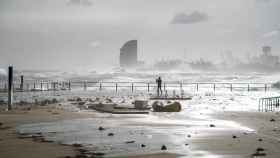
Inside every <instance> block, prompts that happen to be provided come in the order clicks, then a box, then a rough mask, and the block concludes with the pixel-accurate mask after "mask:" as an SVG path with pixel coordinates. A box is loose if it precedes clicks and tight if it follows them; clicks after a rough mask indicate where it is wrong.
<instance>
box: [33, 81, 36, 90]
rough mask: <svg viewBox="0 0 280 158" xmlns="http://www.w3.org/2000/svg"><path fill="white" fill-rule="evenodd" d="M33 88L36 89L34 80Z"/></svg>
mask: <svg viewBox="0 0 280 158" xmlns="http://www.w3.org/2000/svg"><path fill="white" fill-rule="evenodd" d="M33 88H34V90H35V89H36V81H34V84H33Z"/></svg>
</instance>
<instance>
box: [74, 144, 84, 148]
mask: <svg viewBox="0 0 280 158" xmlns="http://www.w3.org/2000/svg"><path fill="white" fill-rule="evenodd" d="M72 146H73V147H76V148H80V147H82V145H81V144H78V143H75V144H72Z"/></svg>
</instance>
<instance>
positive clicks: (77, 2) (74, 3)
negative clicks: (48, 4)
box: [68, 0, 92, 6]
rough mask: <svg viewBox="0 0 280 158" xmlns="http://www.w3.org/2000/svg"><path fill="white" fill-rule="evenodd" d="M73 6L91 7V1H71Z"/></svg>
mask: <svg viewBox="0 0 280 158" xmlns="http://www.w3.org/2000/svg"><path fill="white" fill-rule="evenodd" d="M68 3H69V4H71V5H79V6H91V5H92V1H91V0H69V2H68Z"/></svg>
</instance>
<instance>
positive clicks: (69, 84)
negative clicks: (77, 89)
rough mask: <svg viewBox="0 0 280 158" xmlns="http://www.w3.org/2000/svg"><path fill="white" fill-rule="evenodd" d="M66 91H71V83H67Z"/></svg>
mask: <svg viewBox="0 0 280 158" xmlns="http://www.w3.org/2000/svg"><path fill="white" fill-rule="evenodd" d="M68 90H71V81H68Z"/></svg>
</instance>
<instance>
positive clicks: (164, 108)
mask: <svg viewBox="0 0 280 158" xmlns="http://www.w3.org/2000/svg"><path fill="white" fill-rule="evenodd" d="M152 107H153V110H154V112H180V111H181V109H182V106H181V104H180V103H179V102H173V103H169V104H166V105H164V104H163V103H162V102H159V101H155V102H154V103H153V104H152Z"/></svg>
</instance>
